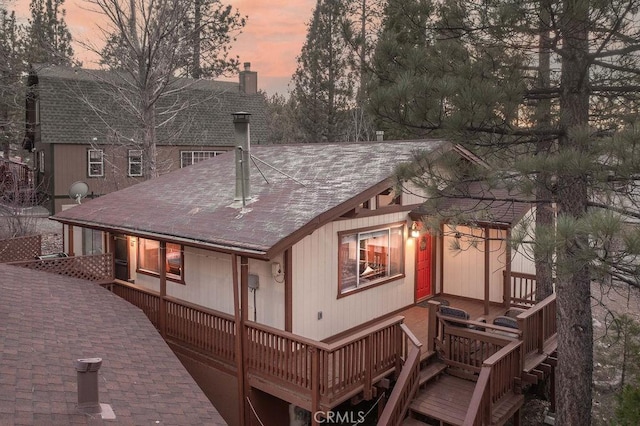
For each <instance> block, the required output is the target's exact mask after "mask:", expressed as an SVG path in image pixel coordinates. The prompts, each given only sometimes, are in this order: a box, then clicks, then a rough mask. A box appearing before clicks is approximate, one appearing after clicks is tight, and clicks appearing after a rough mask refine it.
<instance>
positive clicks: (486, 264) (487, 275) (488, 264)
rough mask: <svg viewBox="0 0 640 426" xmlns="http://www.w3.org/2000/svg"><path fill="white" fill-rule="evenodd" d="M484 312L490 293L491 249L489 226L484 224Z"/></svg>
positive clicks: (487, 306)
mask: <svg viewBox="0 0 640 426" xmlns="http://www.w3.org/2000/svg"><path fill="white" fill-rule="evenodd" d="M484 233H485V236H484V314H485V315H489V297H490V295H491V292H490V287H491V286H490V281H491V275H490V273H491V269H490V268H491V250H490V248H491V247H490V244H491V241H490V240H489V227H488V226H485V228H484Z"/></svg>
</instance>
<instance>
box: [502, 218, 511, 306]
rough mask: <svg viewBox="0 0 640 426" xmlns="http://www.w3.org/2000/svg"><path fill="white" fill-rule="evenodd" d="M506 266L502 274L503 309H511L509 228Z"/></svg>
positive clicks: (509, 229) (509, 231) (508, 229)
mask: <svg viewBox="0 0 640 426" xmlns="http://www.w3.org/2000/svg"><path fill="white" fill-rule="evenodd" d="M506 255H507V259H506V260H507V264H506V265H505V273H504V291H503V293H504V294H503V296H502V297H503V298H504V307H505V309H509V308H510V307H511V228H507V248H506Z"/></svg>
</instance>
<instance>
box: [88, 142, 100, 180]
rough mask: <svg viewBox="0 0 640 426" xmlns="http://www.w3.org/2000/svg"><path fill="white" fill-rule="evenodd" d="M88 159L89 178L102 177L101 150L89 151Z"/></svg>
mask: <svg viewBox="0 0 640 426" xmlns="http://www.w3.org/2000/svg"><path fill="white" fill-rule="evenodd" d="M87 157H88V172H89V177H101V176H104V155H103V152H102V150H101V149H90V150H89V151H88V154H87Z"/></svg>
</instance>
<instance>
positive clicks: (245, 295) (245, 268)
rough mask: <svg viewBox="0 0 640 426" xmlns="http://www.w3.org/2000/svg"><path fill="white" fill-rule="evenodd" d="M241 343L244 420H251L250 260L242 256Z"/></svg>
mask: <svg viewBox="0 0 640 426" xmlns="http://www.w3.org/2000/svg"><path fill="white" fill-rule="evenodd" d="M240 303H241V305H240V314H241V315H240V328H239V330H240V341H241V343H242V346H241V348H242V356H241V359H242V365H243V367H242V377H241V379H242V387H243V393H244V399H243V400H242V407H243V410H244V418H245V419H246V420H249V416H250V413H249V404H247V397H248V396H249V376H248V374H247V365H248V357H247V347H248V342H247V329H246V327H245V323H246V322H247V321H248V320H249V258H248V257H246V256H240Z"/></svg>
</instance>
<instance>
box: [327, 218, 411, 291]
mask: <svg viewBox="0 0 640 426" xmlns="http://www.w3.org/2000/svg"><path fill="white" fill-rule="evenodd" d="M393 228H400V229H401V231H402V244H401V247H400V250H401V252H400V259H399V261H400V271H399V272H398V273H397V274H395V275H389V276H388V277H384V278H381V279H380V280H379V281H374V282H372V283H368V284H364V285H363V284H360V285H356V287H354V288H350V289H347V290H342V269H341V265H340V246H341V245H342V244H341V241H342V238H343V237H344V236H345V235H354V234H355V235H356V245H357V246H359V244H358V242H359V241H360V240H359V237H358V236H359V235H360V234H364V233H369V232H372V231H384V230H389V232H390V231H391V230H392V229H393ZM389 244H390V241H389ZM406 245H407V223H406V222H405V221H402V222H395V223H389V224H384V225H378V226H368V227H364V228H356V229H349V230H346V231H339V232H338V251H337V257H338V259H337V261H338V271H337V275H338V295H337V298H338V299H340V298H343V297H347V296H350V295H352V294H356V293H360V292H361V291H365V290H368V289H371V288H375V287H379V286H381V285H384V284H387V283H390V282H392V281H397V280H399V279H402V278H405V276H406V273H405V259H406V249H407V247H406ZM387 250H389V248H387ZM356 267H358V266H357V263H356Z"/></svg>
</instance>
